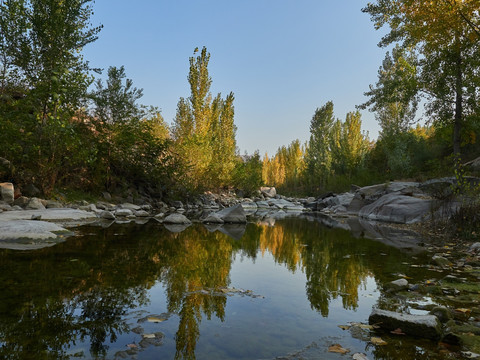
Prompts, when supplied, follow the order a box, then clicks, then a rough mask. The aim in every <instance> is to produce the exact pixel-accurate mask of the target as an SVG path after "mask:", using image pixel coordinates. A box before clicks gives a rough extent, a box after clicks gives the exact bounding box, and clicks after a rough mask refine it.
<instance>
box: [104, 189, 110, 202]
mask: <svg viewBox="0 0 480 360" xmlns="http://www.w3.org/2000/svg"><path fill="white" fill-rule="evenodd" d="M102 196H103V198H104V199H105V200H107V201H112V195H110V193H108V192H106V191H105V192H103V193H102Z"/></svg>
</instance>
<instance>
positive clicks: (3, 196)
mask: <svg viewBox="0 0 480 360" xmlns="http://www.w3.org/2000/svg"><path fill="white" fill-rule="evenodd" d="M0 200H2V201H5V202H6V203H7V204H13V202H14V200H15V190H14V188H13V184H12V183H8V182H4V183H0Z"/></svg>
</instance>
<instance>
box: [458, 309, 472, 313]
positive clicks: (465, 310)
mask: <svg viewBox="0 0 480 360" xmlns="http://www.w3.org/2000/svg"><path fill="white" fill-rule="evenodd" d="M455 311H457V312H461V313H463V314H470V313H471V312H472V309H465V308H460V309H455Z"/></svg>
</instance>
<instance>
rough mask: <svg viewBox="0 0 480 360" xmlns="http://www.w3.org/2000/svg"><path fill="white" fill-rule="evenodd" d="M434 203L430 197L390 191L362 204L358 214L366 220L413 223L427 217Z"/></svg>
mask: <svg viewBox="0 0 480 360" xmlns="http://www.w3.org/2000/svg"><path fill="white" fill-rule="evenodd" d="M434 205H435V204H434V202H433V201H432V200H430V199H422V198H416V197H412V196H405V195H399V194H396V193H392V194H387V195H384V196H382V197H381V198H380V199H378V200H376V201H375V202H373V203H372V204H370V205H367V206H364V207H363V208H362V209H361V210H360V211H359V213H358V215H359V216H360V217H362V218H365V219H368V220H375V221H386V222H392V223H398V224H413V223H417V222H420V221H422V220H423V219H424V218H425V217H427V216H428V215H429V214H430V213H431V212H432V209H433V207H434Z"/></svg>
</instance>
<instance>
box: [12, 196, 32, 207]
mask: <svg viewBox="0 0 480 360" xmlns="http://www.w3.org/2000/svg"><path fill="white" fill-rule="evenodd" d="M29 201H30V199H29V198H28V197H26V196H20V197H19V198H16V199H15V201H14V202H13V204H14V205H18V206H20V207H22V208H24V207H26V206H27V205H28V202H29Z"/></svg>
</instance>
